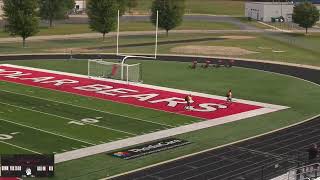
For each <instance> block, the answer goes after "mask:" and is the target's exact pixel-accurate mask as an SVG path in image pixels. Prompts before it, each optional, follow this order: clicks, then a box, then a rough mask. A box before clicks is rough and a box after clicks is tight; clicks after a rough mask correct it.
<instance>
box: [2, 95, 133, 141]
mask: <svg viewBox="0 0 320 180" xmlns="http://www.w3.org/2000/svg"><path fill="white" fill-rule="evenodd" d="M0 104H5V105H8V106H12V107H16V108H20V109H24V110H27V111H33V112H37V113H41V114H45V115H48V116H53V117H58V118H61V119H66V120H70V121H77V122H80V123H84V122H82V121H79V120H76V119H72V118H67V117H63V116H59V115H56V114H51V113H46V112H42V111H38V110H34V109H29V108H25V107H21V106H17V105H13V104H9V103H4V102H1V101H0ZM84 124H86V125H90V126H95V127H98V128H103V129H108V130H112V131H117V132H121V133H125V134H130V135H137V134H133V133H129V132H126V131H122V130H117V129H113V128H109V127H105V126H99V125H95V124H90V123H84Z"/></svg>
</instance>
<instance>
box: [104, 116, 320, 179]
mask: <svg viewBox="0 0 320 180" xmlns="http://www.w3.org/2000/svg"><path fill="white" fill-rule="evenodd" d="M318 117H320V115H316V116H313V117H311V118H308V119H305V120H303V121H300V122H297V123H295V124H291V125H289V126H285V127H282V128H279V129H275V130H273V131H269V132H266V133H263V134H259V135H256V136H252V137H249V138H245V139H241V140H239V141H235V142H232V143H228V144H224V145H221V146H216V147H213V148H209V149H205V150H203V151H199V152H195V153H191V154H187V155H184V156H180V157H177V158H174V159H170V160H166V161H162V162H159V163H156V164H152V165H149V166H145V167H141V168H137V169H134V170H131V171H127V172H124V173H120V174H115V175H113V176H109V177H105V178H101V179H100V180H107V179H112V178H116V177H120V176H124V175H128V174H131V173H134V172H138V171H141V170H146V169H149V168H152V167H156V166H159V165H163V164H167V163H170V162H173V161H177V160H180V159H184V158H188V157H191V156H194V155H198V154H202V153H205V152H209V151H212V150H215V149H219V148H222V147H227V146H229V145H233V144H236V143H240V142H244V141H247V140H250V139H254V138H257V137H261V136H264V135H268V134H272V133H274V132H278V131H281V130H283V129H287V128H290V127H293V126H296V125H299V124H302V123H305V122H308V121H311V120H313V119H315V118H318Z"/></svg>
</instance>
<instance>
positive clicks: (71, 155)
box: [9, 65, 288, 163]
mask: <svg viewBox="0 0 320 180" xmlns="http://www.w3.org/2000/svg"><path fill="white" fill-rule="evenodd" d="M9 66H11V65H9ZM13 67H19V68H22V69H23V68H25V67H20V66H13ZM28 69H34V70H37V71H46V72H51V73H58V74H59V73H60V74H64V75H71V76H78V77H85V78H87V76H84V75H75V74H71V73H61V72H56V71H49V70H41V69H37V68H28ZM95 79H99V80H102V81H107V82H117V83H122V84H124V83H126V82H122V81H116V80H106V79H101V78H95ZM135 85H136V86H141V87H149V88H153V89H159V90H165V91H171V92H179V93H187V94H194V95H197V96H202V97H206V98H208V97H209V98H215V99H221V100H225V97H221V96H215V95H208V94H203V93H196V92H190V91H183V90H177V89H172V88H165V87H157V86H153V85H142V84H135ZM236 101H237V102H242V103H246V104H252V105H258V106H262V107H264V108H262V109H258V110H253V111H250V112H245V113H239V114H236V115H232V116H228V117H223V118H217V119H215V120H214V121H204V122H199V123H194V124H189V125H186V126H181V127H176V128H172V129H168V130H163V131H159V132H155V133H151V134H146V135H141V136H136V137H132V138H128V139H124V140H118V141H115V142H110V143H106V144H102V145H97V146H93V147H88V148H83V149H78V150H75V151H69V152H65V153H62V154H58V155H57V156H56V162H57V163H59V162H63V161H68V160H72V159H77V158H81V157H85V156H89V155H93V154H97V153H102V152H106V151H111V150H115V149H120V148H122V147H127V146H132V145H136V144H141V143H144V142H148V141H152V140H157V139H159V138H166V137H169V136H174V135H178V134H182V133H186V132H191V131H195V130H199V129H203V128H208V127H212V126H215V125H219V124H224V123H227V122H232V121H235V120H239V119H244V118H249V117H253V116H257V115H260V114H264V113H269V112H274V111H277V110H282V109H286V108H288V107H285V106H279V105H273V104H266V103H259V102H253V101H246V100H240V99H236ZM232 118H235V119H232ZM119 142H120V144H117V143H119Z"/></svg>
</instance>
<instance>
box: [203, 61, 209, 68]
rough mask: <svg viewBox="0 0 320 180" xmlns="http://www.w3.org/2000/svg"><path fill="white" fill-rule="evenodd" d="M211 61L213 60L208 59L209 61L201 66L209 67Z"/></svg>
mask: <svg viewBox="0 0 320 180" xmlns="http://www.w3.org/2000/svg"><path fill="white" fill-rule="evenodd" d="M210 63H211V61H209V60H207V61H206V62H205V64H204V65H202V66H201V67H203V68H208V67H209V66H210Z"/></svg>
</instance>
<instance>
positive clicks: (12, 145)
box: [0, 141, 41, 154]
mask: <svg viewBox="0 0 320 180" xmlns="http://www.w3.org/2000/svg"><path fill="white" fill-rule="evenodd" d="M0 143H4V144H7V145H10V146H13V147H16V148H19V149H23V150H26V151H29V152H32V153H35V154H41V153H39V152H37V151H33V150H31V149H27V148H24V147H21V146H17V145H14V144H11V143H8V142H5V141H0Z"/></svg>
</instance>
